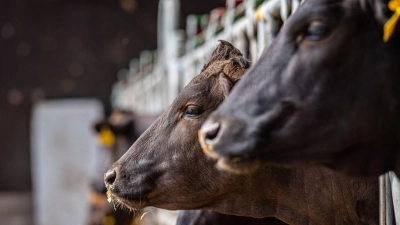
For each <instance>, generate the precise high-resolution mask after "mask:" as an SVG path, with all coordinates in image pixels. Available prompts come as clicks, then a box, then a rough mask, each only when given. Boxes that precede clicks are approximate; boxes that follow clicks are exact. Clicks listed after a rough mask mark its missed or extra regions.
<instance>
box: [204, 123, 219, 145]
mask: <svg viewBox="0 0 400 225" xmlns="http://www.w3.org/2000/svg"><path fill="white" fill-rule="evenodd" d="M219 128H220V124H219V123H218V122H215V123H211V124H204V126H203V127H202V128H201V132H203V135H204V139H205V141H212V140H213V139H215V138H216V137H217V135H218V132H219Z"/></svg>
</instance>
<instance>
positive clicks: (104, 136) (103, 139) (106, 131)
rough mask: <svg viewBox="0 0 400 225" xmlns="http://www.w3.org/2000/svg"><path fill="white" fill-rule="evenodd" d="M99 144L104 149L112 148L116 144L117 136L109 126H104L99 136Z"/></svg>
mask: <svg viewBox="0 0 400 225" xmlns="http://www.w3.org/2000/svg"><path fill="white" fill-rule="evenodd" d="M98 139H99V142H100V144H101V145H102V146H104V147H110V146H111V145H113V144H114V142H115V135H114V133H113V132H112V131H111V130H110V128H109V127H108V126H103V127H102V128H101V130H100V132H99V136H98Z"/></svg>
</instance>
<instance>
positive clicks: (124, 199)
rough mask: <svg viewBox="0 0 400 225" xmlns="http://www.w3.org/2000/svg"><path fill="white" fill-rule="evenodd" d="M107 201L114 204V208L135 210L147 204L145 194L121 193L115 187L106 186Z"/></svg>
mask: <svg viewBox="0 0 400 225" xmlns="http://www.w3.org/2000/svg"><path fill="white" fill-rule="evenodd" d="M107 201H108V202H110V203H112V204H113V205H114V208H122V209H123V208H128V209H130V210H133V211H136V210H139V209H143V208H145V207H146V206H147V202H148V199H147V194H144V193H143V194H142V193H139V194H123V193H120V192H118V191H116V190H115V189H111V188H107Z"/></svg>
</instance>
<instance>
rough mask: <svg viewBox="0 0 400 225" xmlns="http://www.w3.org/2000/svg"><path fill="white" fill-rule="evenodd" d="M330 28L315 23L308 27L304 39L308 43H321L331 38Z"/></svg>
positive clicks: (317, 22) (318, 22) (323, 24)
mask: <svg viewBox="0 0 400 225" xmlns="http://www.w3.org/2000/svg"><path fill="white" fill-rule="evenodd" d="M330 32H331V31H330V28H329V27H328V26H327V25H326V24H325V23H323V22H321V21H313V22H311V23H310V24H309V26H308V27H307V30H306V32H305V33H304V39H303V40H306V41H321V40H323V39H325V38H326V37H328V36H329V34H330Z"/></svg>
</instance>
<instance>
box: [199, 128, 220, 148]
mask: <svg viewBox="0 0 400 225" xmlns="http://www.w3.org/2000/svg"><path fill="white" fill-rule="evenodd" d="M220 127H221V125H220V123H219V122H213V121H207V122H206V123H205V124H203V126H202V127H201V129H200V130H199V141H200V145H201V148H202V149H203V151H204V153H208V154H210V153H211V151H212V150H213V144H214V143H215V141H216V138H217V136H218V132H219V131H220Z"/></svg>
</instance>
